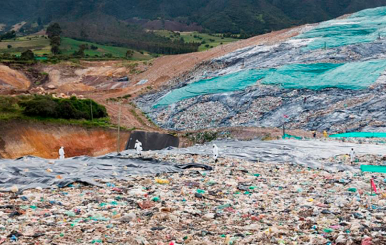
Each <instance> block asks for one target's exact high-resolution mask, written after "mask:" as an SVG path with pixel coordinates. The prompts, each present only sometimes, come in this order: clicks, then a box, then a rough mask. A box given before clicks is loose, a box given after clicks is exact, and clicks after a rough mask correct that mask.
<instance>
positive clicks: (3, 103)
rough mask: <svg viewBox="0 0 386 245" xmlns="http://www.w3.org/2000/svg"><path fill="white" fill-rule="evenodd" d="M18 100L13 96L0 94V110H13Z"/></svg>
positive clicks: (16, 106)
mask: <svg viewBox="0 0 386 245" xmlns="http://www.w3.org/2000/svg"><path fill="white" fill-rule="evenodd" d="M17 102H18V100H17V99H16V98H14V97H9V96H1V97H0V111H1V112H14V111H16V110H17V109H18V105H17Z"/></svg>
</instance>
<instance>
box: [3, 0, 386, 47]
mask: <svg viewBox="0 0 386 245" xmlns="http://www.w3.org/2000/svg"><path fill="white" fill-rule="evenodd" d="M385 4H386V1H385V0H366V1H363V0H341V1H337V0H323V1H316V0H314V1H304V0H254V1H251V0H227V1H224V0H184V1H181V0H142V1H138V0H114V1H112V0H93V1H79V0H65V1H58V0H12V1H11V0H3V1H0V23H4V24H8V25H7V27H6V28H7V29H6V30H9V29H10V26H11V25H12V24H15V23H18V22H21V21H27V22H28V23H27V24H26V25H25V26H23V27H22V28H23V31H32V30H36V29H38V28H39V27H40V30H41V29H42V26H44V25H48V24H49V23H52V22H53V21H58V20H61V21H62V22H63V20H64V21H67V22H72V23H74V25H72V26H69V27H68V28H67V27H66V28H64V26H62V23H60V24H61V26H62V28H63V31H64V32H67V31H71V32H72V33H73V34H74V35H77V36H78V37H80V36H81V35H82V34H83V36H84V37H86V38H97V39H98V42H103V43H104V42H105V41H106V39H107V38H109V39H110V37H103V35H100V34H103V33H104V32H105V28H106V27H107V26H106V25H105V24H103V23H102V25H101V22H108V23H110V24H109V25H111V23H113V25H115V26H116V27H114V28H115V29H116V30H120V31H118V32H117V31H114V32H115V34H114V36H115V37H119V36H120V35H121V38H123V37H124V38H127V40H133V39H134V40H135V39H137V40H140V41H144V43H150V42H149V41H150V39H149V38H148V37H149V36H147V35H146V34H145V33H144V32H139V31H134V35H132V37H130V28H131V27H129V28H127V26H126V25H127V22H126V21H127V20H130V19H133V18H137V19H140V20H142V21H144V22H145V23H144V24H146V20H149V21H150V20H159V19H160V20H161V21H165V20H171V21H175V22H177V23H181V24H184V25H190V24H192V23H197V24H198V26H201V27H202V28H203V29H204V30H205V31H208V32H212V33H227V32H231V33H234V34H235V33H237V34H241V33H242V31H244V32H246V33H247V34H248V35H250V34H252V35H255V34H261V33H265V32H270V31H271V30H278V29H282V28H286V27H289V26H293V25H300V24H304V23H313V22H320V21H323V20H327V19H331V18H335V17H338V16H341V15H343V14H347V13H353V12H356V11H359V10H362V9H365V8H372V7H378V6H384V5H385ZM109 18H110V19H109ZM121 20H123V21H122V22H119V21H121ZM124 21H125V22H124ZM142 23H143V22H142ZM75 25H77V26H75ZM74 26H75V27H76V28H75V29H74V30H69V28H71V27H74ZM82 30H83V33H82ZM125 30H129V31H128V32H126V31H125ZM108 32H109V31H108ZM31 33H32V32H31ZM94 34H95V35H94ZM109 34H110V32H109V33H106V32H105V34H104V35H105V36H107V35H109ZM87 35H89V36H88V37H87ZM139 36H140V38H138V37H139ZM133 37H135V38H133ZM85 40H90V39H85ZM110 40H111V39H110ZM93 41H95V39H94V40H93ZM153 41H155V39H153V40H151V42H153ZM161 43H163V42H161ZM129 48H133V47H129Z"/></svg>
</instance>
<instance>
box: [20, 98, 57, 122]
mask: <svg viewBox="0 0 386 245" xmlns="http://www.w3.org/2000/svg"><path fill="white" fill-rule="evenodd" d="M19 105H20V106H22V107H24V111H23V114H24V115H26V116H40V117H52V118H58V113H57V103H55V101H53V100H52V99H49V98H48V97H46V98H45V97H40V96H39V97H35V98H34V99H32V100H26V101H21V102H20V103H19Z"/></svg>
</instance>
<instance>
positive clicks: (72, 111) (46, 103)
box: [0, 95, 116, 127]
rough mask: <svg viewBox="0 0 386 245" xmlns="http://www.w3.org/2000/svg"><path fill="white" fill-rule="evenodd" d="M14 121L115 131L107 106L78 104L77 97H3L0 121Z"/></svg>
mask: <svg viewBox="0 0 386 245" xmlns="http://www.w3.org/2000/svg"><path fill="white" fill-rule="evenodd" d="M91 104H92V114H93V119H92V120H91V107H90V105H91ZM15 119H17V120H27V121H36V122H50V123H58V124H68V125H80V126H86V127H116V126H115V125H113V124H111V123H110V119H109V118H108V115H107V113H106V109H105V108H104V106H101V105H99V104H97V103H96V102H94V101H92V100H88V99H85V100H78V99H76V98H75V97H72V98H70V99H56V98H53V97H51V96H42V95H29V96H25V95H20V96H16V97H11V96H0V120H2V121H8V120H15Z"/></svg>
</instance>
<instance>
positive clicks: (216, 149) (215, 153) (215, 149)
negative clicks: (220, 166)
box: [213, 144, 218, 162]
mask: <svg viewBox="0 0 386 245" xmlns="http://www.w3.org/2000/svg"><path fill="white" fill-rule="evenodd" d="M217 158H218V147H217V145H216V144H213V159H214V161H215V162H217Z"/></svg>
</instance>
